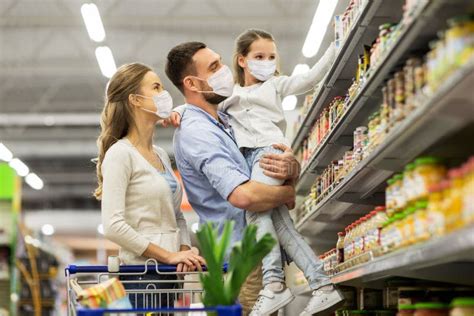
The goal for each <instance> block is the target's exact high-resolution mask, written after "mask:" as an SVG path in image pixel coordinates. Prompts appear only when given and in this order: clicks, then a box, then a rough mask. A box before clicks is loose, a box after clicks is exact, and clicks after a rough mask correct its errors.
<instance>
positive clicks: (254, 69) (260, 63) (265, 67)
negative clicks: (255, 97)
mask: <svg viewBox="0 0 474 316" xmlns="http://www.w3.org/2000/svg"><path fill="white" fill-rule="evenodd" d="M247 66H248V67H249V71H250V73H251V74H252V76H254V77H255V78H257V79H258V80H260V81H267V80H268V79H270V78H271V77H273V76H274V75H275V71H276V61H275V60H256V59H247Z"/></svg>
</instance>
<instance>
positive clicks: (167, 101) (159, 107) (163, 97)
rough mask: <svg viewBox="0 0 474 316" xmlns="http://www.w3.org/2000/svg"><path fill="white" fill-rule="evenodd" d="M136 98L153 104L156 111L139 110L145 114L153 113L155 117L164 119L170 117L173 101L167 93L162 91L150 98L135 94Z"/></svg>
mask: <svg viewBox="0 0 474 316" xmlns="http://www.w3.org/2000/svg"><path fill="white" fill-rule="evenodd" d="M137 95H138V96H140V97H142V98H146V99H152V100H153V103H154V104H155V106H156V111H150V110H148V109H144V108H141V109H142V110H143V111H145V112H149V113H153V114H155V115H156V116H158V117H160V118H162V119H166V118H168V117H170V116H171V111H172V109H173V99H172V98H171V95H170V94H169V92H168V91H166V90H163V91H162V92H160V93H158V94H155V95H154V96H152V97H147V96H144V95H141V94H137Z"/></svg>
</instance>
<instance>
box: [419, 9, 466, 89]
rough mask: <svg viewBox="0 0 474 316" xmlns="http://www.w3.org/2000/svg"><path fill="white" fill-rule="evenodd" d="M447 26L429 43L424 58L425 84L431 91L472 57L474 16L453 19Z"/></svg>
mask: <svg viewBox="0 0 474 316" xmlns="http://www.w3.org/2000/svg"><path fill="white" fill-rule="evenodd" d="M448 25H449V28H448V29H447V30H446V31H442V32H439V34H438V35H439V36H438V39H437V40H436V41H433V42H431V43H430V48H431V51H430V52H429V53H428V55H427V58H426V65H427V75H426V77H427V83H428V87H429V88H430V89H431V90H432V91H434V90H436V88H437V87H438V86H439V85H440V84H441V83H442V82H443V81H444V80H445V79H446V78H447V77H448V76H449V75H450V74H451V73H452V72H453V71H454V70H456V69H458V68H459V67H460V66H462V65H464V64H466V63H467V62H468V61H469V60H470V59H471V58H472V56H473V55H474V15H464V16H458V17H454V18H452V19H450V20H448Z"/></svg>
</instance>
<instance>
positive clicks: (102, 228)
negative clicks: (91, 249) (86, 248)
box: [97, 224, 104, 235]
mask: <svg viewBox="0 0 474 316" xmlns="http://www.w3.org/2000/svg"><path fill="white" fill-rule="evenodd" d="M97 232H98V233H99V234H101V235H103V234H104V225H102V224H99V225H98V226H97Z"/></svg>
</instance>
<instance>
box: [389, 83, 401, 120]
mask: <svg viewBox="0 0 474 316" xmlns="http://www.w3.org/2000/svg"><path fill="white" fill-rule="evenodd" d="M395 93H396V84H395V79H394V78H392V79H390V80H388V81H387V97H388V105H389V106H390V126H393V125H395V123H396V122H397V121H398V119H399V115H400V113H399V112H398V111H397V104H396V102H395Z"/></svg>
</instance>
